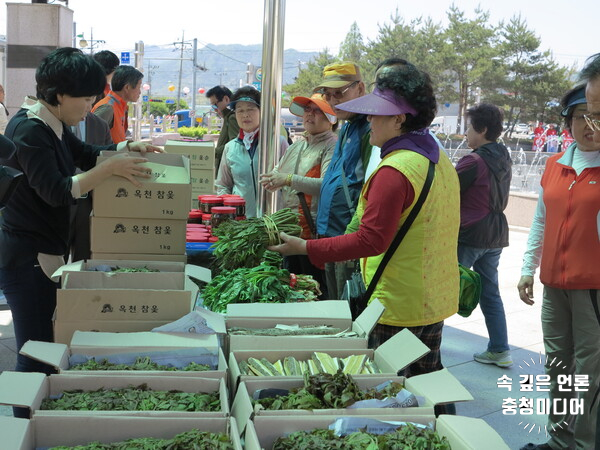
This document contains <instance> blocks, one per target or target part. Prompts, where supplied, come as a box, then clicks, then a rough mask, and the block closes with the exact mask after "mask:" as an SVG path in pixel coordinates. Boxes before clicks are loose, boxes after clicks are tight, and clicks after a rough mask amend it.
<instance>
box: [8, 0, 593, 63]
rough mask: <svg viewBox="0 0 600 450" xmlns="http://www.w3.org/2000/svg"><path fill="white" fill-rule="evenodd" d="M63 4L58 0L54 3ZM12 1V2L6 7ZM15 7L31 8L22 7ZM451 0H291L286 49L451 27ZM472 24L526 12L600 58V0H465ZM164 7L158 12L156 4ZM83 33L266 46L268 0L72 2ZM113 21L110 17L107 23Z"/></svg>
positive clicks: (110, 45) (571, 59)
mask: <svg viewBox="0 0 600 450" xmlns="http://www.w3.org/2000/svg"><path fill="white" fill-rule="evenodd" d="M49 1H50V2H53V1H54V2H57V3H58V4H63V5H64V3H62V2H58V1H56V0H49ZM2 3H6V2H4V1H3V2H2ZM13 3H30V2H29V1H26V2H25V1H16V2H15V1H14V0H13ZM452 3H453V2H452V1H451V0H425V1H418V0H411V1H406V0H345V1H343V2H342V1H335V0H287V1H286V5H285V36H284V48H286V49H287V48H294V49H296V50H301V51H321V50H323V49H324V48H325V47H327V48H328V49H329V50H330V52H331V53H333V54H336V53H337V51H338V50H339V46H340V43H341V42H342V41H343V40H344V37H345V35H346V33H347V32H348V30H349V29H350V26H351V25H352V23H353V22H355V21H356V23H357V24H358V27H359V29H360V31H361V33H362V35H363V38H364V41H365V42H368V41H369V40H373V39H375V38H376V36H377V34H378V30H379V26H380V25H383V24H385V23H390V22H391V20H390V16H391V15H392V14H394V13H395V11H396V9H397V10H398V12H399V14H400V15H401V16H402V17H403V18H404V19H405V22H410V20H411V19H414V18H417V17H419V16H422V17H424V18H426V17H431V18H432V19H433V20H434V22H438V23H442V24H443V25H444V24H446V23H447V17H446V13H447V12H448V9H449V7H450V6H451V5H452ZM456 4H457V5H458V7H459V9H460V10H461V11H464V12H465V14H466V17H467V18H473V17H475V14H474V10H475V8H477V6H480V7H481V8H482V9H483V10H484V11H489V13H490V22H491V23H498V22H500V21H501V20H508V19H510V17H512V16H513V15H517V14H519V13H520V14H521V16H522V17H523V18H525V20H526V22H527V24H528V26H529V28H530V29H531V30H533V31H534V32H535V33H536V35H537V36H539V37H540V38H541V46H540V49H541V50H550V51H552V54H553V56H554V58H555V59H556V60H557V61H558V62H559V63H560V64H562V65H565V66H569V67H570V66H572V65H573V64H575V65H576V67H577V68H581V67H582V66H583V64H584V62H585V59H586V58H587V57H588V56H590V55H592V54H594V53H597V52H600V44H598V40H597V38H595V37H594V36H595V35H596V34H597V30H598V26H599V25H600V1H598V0H571V1H570V2H567V1H565V0H501V1H498V0H494V1H491V0H460V1H458V2H456ZM155 5H157V6H155ZM68 7H69V8H70V9H72V10H73V11H74V20H75V22H76V24H77V33H78V34H79V33H84V37H85V38H86V39H88V40H89V39H90V34H91V33H92V32H93V39H94V40H104V41H106V43H105V44H102V45H98V46H97V47H96V48H97V49H98V50H100V49H108V50H112V51H114V52H115V53H117V52H120V51H122V50H129V49H132V48H133V47H134V43H135V42H137V41H143V42H144V43H145V44H146V45H167V44H172V43H173V42H175V41H178V40H181V38H182V34H183V35H184V36H185V39H186V40H189V39H193V38H197V39H198V46H199V48H200V47H202V46H203V45H205V44H259V43H261V42H262V35H263V10H264V1H263V0H200V1H194V0H168V1H138V0H96V1H95V0H69V1H68ZM103 16H105V17H106V18H103ZM0 34H6V8H5V6H4V5H2V6H1V8H0Z"/></svg>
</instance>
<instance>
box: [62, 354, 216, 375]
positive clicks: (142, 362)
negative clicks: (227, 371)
mask: <svg viewBox="0 0 600 450" xmlns="http://www.w3.org/2000/svg"><path fill="white" fill-rule="evenodd" d="M71 370H167V371H176V370H182V371H187V372H189V371H206V370H211V368H210V366H209V365H207V364H198V363H195V362H191V363H189V364H188V365H186V366H185V367H182V368H181V369H179V368H177V367H174V366H165V365H161V364H158V363H155V362H154V361H152V360H151V359H150V357H149V356H139V357H137V358H136V359H135V361H134V362H133V364H117V363H111V362H109V361H108V360H107V359H101V360H100V361H96V358H90V359H89V360H88V361H87V362H85V363H81V364H74V365H72V366H71Z"/></svg>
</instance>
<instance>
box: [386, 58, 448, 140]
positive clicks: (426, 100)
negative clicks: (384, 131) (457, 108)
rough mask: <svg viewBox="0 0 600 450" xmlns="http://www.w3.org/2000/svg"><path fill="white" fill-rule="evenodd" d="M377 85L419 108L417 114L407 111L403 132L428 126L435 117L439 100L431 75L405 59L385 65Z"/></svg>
mask: <svg viewBox="0 0 600 450" xmlns="http://www.w3.org/2000/svg"><path fill="white" fill-rule="evenodd" d="M402 61H403V60H402ZM383 66H384V65H382V67H383ZM375 85H376V86H377V88H379V89H381V90H386V89H390V90H392V91H393V92H394V94H395V95H396V96H398V97H402V98H404V99H405V100H406V101H407V102H408V103H409V104H410V105H411V106H412V107H413V108H415V109H416V110H417V114H416V115H412V114H411V113H406V120H405V121H404V123H403V124H402V131H403V132H408V131H414V130H419V129H421V128H425V127H428V126H429V125H430V124H431V122H432V121H433V119H434V118H435V113H436V111H437V101H436V99H435V94H434V93H433V85H432V83H431V77H430V76H429V74H428V73H426V72H423V71H422V70H419V69H417V68H416V67H415V66H414V65H413V64H411V63H409V62H406V61H403V62H396V63H394V64H393V65H389V66H388V65H385V67H384V68H383V69H382V70H381V71H380V72H379V73H378V74H377V79H376V80H375Z"/></svg>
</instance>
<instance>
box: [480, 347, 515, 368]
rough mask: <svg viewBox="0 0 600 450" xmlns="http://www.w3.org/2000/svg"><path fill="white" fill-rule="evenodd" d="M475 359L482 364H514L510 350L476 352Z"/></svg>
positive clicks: (505, 365)
mask: <svg viewBox="0 0 600 450" xmlns="http://www.w3.org/2000/svg"><path fill="white" fill-rule="evenodd" d="M473 359H474V360H475V361H477V362H480V363H482V364H496V365H497V366H498V367H510V366H512V365H513V360H512V358H511V356H510V351H509V350H506V351H505V352H498V353H495V352H488V351H485V352H481V353H475V354H474V355H473Z"/></svg>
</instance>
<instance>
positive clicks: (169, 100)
mask: <svg viewBox="0 0 600 450" xmlns="http://www.w3.org/2000/svg"><path fill="white" fill-rule="evenodd" d="M165 103H167V104H169V105H174V104H175V100H171V99H167V100H165Z"/></svg>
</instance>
